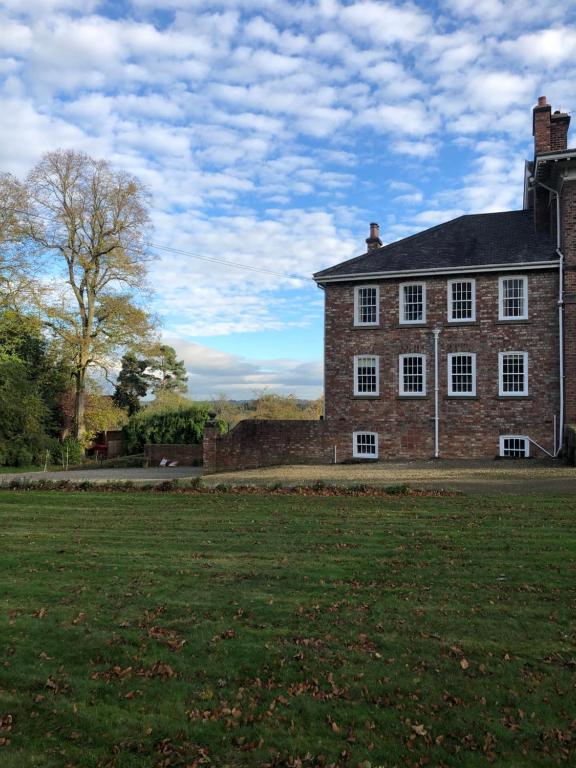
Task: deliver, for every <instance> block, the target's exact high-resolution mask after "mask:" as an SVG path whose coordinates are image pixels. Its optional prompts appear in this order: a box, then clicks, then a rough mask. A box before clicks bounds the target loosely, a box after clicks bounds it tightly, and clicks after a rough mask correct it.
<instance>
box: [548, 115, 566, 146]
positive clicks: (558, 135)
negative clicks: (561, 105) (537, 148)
mask: <svg viewBox="0 0 576 768" xmlns="http://www.w3.org/2000/svg"><path fill="white" fill-rule="evenodd" d="M569 125H570V115H566V114H561V113H560V112H555V113H554V114H553V115H552V117H551V118H550V151H551V152H562V150H564V149H567V147H568V126H569Z"/></svg>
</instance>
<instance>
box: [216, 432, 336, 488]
mask: <svg viewBox="0 0 576 768" xmlns="http://www.w3.org/2000/svg"><path fill="white" fill-rule="evenodd" d="M338 431H339V430H338V425H337V424H333V425H329V424H328V423H327V422H326V421H312V420H310V421H308V420H306V421H305V420H301V421H300V420H263V419H246V420H244V421H241V422H239V424H237V425H236V426H235V427H234V429H232V430H231V431H230V432H228V433H227V434H225V435H220V434H219V432H218V428H217V427H215V426H213V425H210V424H208V425H207V426H206V428H205V430H204V473H205V474H207V473H210V472H230V471H233V470H236V469H253V468H256V467H267V466H274V465H276V464H332V463H333V462H334V458H335V456H336V460H337V461H340V460H341V459H342V458H343V456H342V455H341V454H340V451H342V450H343V440H344V438H343V436H342V435H340V436H339V435H338ZM334 447H336V454H335V453H334ZM339 449H340V450H339Z"/></svg>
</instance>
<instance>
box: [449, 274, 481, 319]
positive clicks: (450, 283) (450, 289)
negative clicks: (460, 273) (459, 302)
mask: <svg viewBox="0 0 576 768" xmlns="http://www.w3.org/2000/svg"><path fill="white" fill-rule="evenodd" d="M455 283H470V284H471V285H472V291H471V293H472V316H471V317H464V318H460V317H458V318H453V317H452V301H453V299H452V286H453V285H454V284H455ZM475 320H476V280H474V278H473V277H470V278H468V277H462V278H460V279H455V280H448V322H449V323H473V322H475Z"/></svg>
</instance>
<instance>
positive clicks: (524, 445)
mask: <svg viewBox="0 0 576 768" xmlns="http://www.w3.org/2000/svg"><path fill="white" fill-rule="evenodd" d="M500 456H502V458H505V459H527V458H528V457H529V456H530V441H529V440H528V438H527V437H526V436H525V435H500Z"/></svg>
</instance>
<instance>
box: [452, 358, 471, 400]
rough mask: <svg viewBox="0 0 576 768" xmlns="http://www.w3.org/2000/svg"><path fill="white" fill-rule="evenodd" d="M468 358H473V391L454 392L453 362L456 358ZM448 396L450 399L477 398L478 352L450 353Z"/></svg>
mask: <svg viewBox="0 0 576 768" xmlns="http://www.w3.org/2000/svg"><path fill="white" fill-rule="evenodd" d="M464 355H466V356H467V357H471V358H472V391H471V392H454V391H453V389H452V360H453V358H455V357H463V356H464ZM447 368H448V394H449V395H450V397H476V352H449V353H448V366H447Z"/></svg>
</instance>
